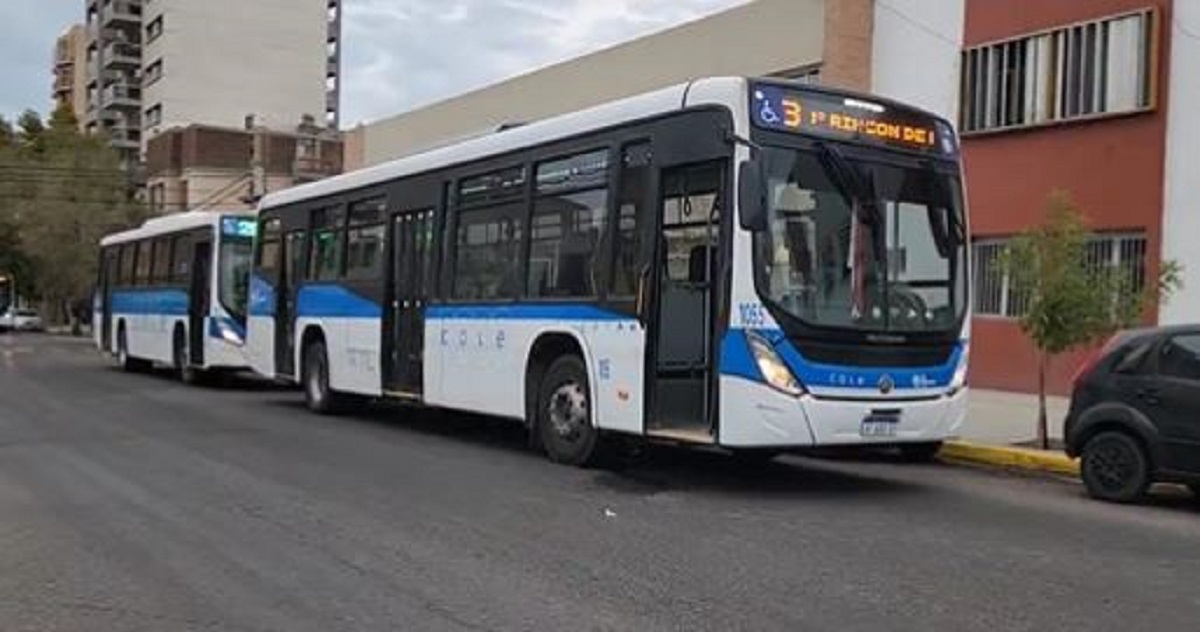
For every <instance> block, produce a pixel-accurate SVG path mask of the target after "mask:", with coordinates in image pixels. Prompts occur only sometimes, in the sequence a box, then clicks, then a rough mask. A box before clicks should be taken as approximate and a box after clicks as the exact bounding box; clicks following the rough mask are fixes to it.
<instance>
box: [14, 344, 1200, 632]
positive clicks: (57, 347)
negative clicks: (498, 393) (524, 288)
mask: <svg viewBox="0 0 1200 632" xmlns="http://www.w3.org/2000/svg"><path fill="white" fill-rule="evenodd" d="M1197 629H1200V511H1197V510H1196V509H1194V508H1193V507H1192V505H1191V502H1190V499H1184V498H1182V497H1180V498H1167V499H1164V500H1160V501H1158V502H1157V503H1155V504H1153V505H1151V506H1146V507H1114V506H1108V505H1103V504H1100V503H1096V502H1092V501H1089V500H1086V499H1084V498H1083V496H1082V494H1081V491H1080V489H1079V487H1078V486H1077V485H1073V484H1068V483H1063V482H1058V481H1046V480H1035V479H1027V478H1018V477H1013V476H1007V475H1001V474H993V473H989V472H983V471H977V470H970V469H959V468H952V467H948V466H919V467H913V466H906V465H901V464H895V463H888V462H879V461H877V462H853V461H839V462H824V461H810V460H802V459H787V460H785V461H784V462H782V463H780V464H773V465H770V466H767V467H764V468H761V469H757V470H754V471H745V470H740V469H738V468H736V467H735V466H734V464H733V463H731V462H730V460H729V459H726V458H723V457H721V456H719V455H714V454H701V453H696V452H682V451H674V450H665V451H656V452H654V453H653V454H651V455H649V456H648V457H645V458H643V459H641V460H639V461H638V462H636V463H635V464H634V465H632V466H631V467H630V468H629V469H627V470H624V471H621V472H620V473H614V472H598V471H583V470H577V469H571V468H566V467H561V466H556V465H553V464H551V463H549V462H547V461H545V460H543V459H542V458H540V457H539V456H537V455H534V454H531V453H529V452H527V451H525V449H524V448H523V443H522V437H521V434H520V432H518V431H517V430H516V429H515V428H512V427H511V426H509V425H506V424H503V423H496V422H489V421H485V420H478V419H471V418H465V417H461V416H451V415H446V414H432V413H424V414H415V413H412V412H407V411H405V410H403V409H387V410H375V411H371V412H368V413H364V414H361V415H358V416H355V417H350V418H343V419H326V418H318V417H314V416H311V415H309V414H308V413H306V412H305V411H304V410H303V408H302V407H301V405H300V397H299V394H298V393H295V392H290V391H286V390H279V389H275V388H268V387H265V386H263V385H255V384H243V385H240V386H238V387H235V388H224V389H193V388H188V387H184V386H181V385H178V384H176V383H174V382H172V381H171V380H169V379H168V378H167V377H165V376H161V375H160V376H138V375H125V374H122V373H120V372H118V371H117V370H115V369H112V368H109V367H107V366H106V365H105V364H104V363H103V362H102V361H101V360H100V359H99V357H98V356H97V355H96V353H95V352H94V351H93V350H92V348H91V347H90V346H87V345H85V344H81V343H80V342H78V341H70V340H64V339H52V338H47V337H38V336H11V337H6V336H0V630H3V631H5V632H11V631H23V630H37V631H39V632H41V631H57V630H89V631H91V630H97V631H118V630H153V631H155V632H161V631H174V630H230V631H241V630H280V631H287V632H300V631H307V630H313V631H321V632H327V631H332V630H405V631H408V630H553V631H557V630H573V631H574V630H637V631H643V630H689V631H690V630H723V631H724V630H788V631H802V630H829V631H836V632H847V631H851V630H871V631H877V630H914V631H918V630H919V631H922V632H927V631H930V630H953V631H955V632H961V631H969V630H986V631H989V632H992V631H996V630H1054V631H1062V630H1089V631H1092V630H1120V631H1122V632H1129V631H1130V630H1154V631H1155V632H1166V631H1170V630H1180V631H1189V632H1194V631H1195V630H1197Z"/></svg>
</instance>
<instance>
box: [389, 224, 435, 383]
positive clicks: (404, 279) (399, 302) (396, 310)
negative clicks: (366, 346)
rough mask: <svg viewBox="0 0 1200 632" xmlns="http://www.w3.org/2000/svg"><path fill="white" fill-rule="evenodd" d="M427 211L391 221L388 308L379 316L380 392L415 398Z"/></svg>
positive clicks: (420, 375)
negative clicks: (382, 368)
mask: <svg viewBox="0 0 1200 632" xmlns="http://www.w3.org/2000/svg"><path fill="white" fill-rule="evenodd" d="M433 221H434V212H433V210H430V209H426V210H420V211H409V212H403V213H399V214H397V215H394V216H393V217H392V228H391V231H392V235H391V241H392V250H391V252H392V261H391V265H390V266H389V268H390V278H391V283H390V288H389V292H388V298H389V307H390V309H388V312H387V315H386V317H385V319H384V320H385V324H384V327H385V337H384V341H385V344H384V354H383V355H384V362H385V366H386V367H387V368H386V371H385V375H384V380H385V381H386V384H385V385H384V390H386V391H387V392H388V393H389V394H391V395H394V396H397V397H404V398H419V397H420V396H421V393H422V382H423V379H424V372H423V361H424V351H425V305H426V303H427V301H428V299H429V285H430V281H429V280H430V279H431V278H432V269H431V267H432V263H433V257H432V252H433V250H432V247H433Z"/></svg>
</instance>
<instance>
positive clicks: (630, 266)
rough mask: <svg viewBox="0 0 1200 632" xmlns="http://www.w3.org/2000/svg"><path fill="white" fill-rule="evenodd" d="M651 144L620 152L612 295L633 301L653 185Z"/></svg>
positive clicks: (636, 145) (639, 145)
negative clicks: (647, 200)
mask: <svg viewBox="0 0 1200 632" xmlns="http://www.w3.org/2000/svg"><path fill="white" fill-rule="evenodd" d="M650 168H651V151H650V143H645V142H642V143H637V144H633V145H627V146H626V147H625V148H624V149H623V150H622V151H621V174H620V184H619V185H618V186H619V190H618V192H617V218H616V221H615V222H613V224H614V233H615V235H616V238H615V239H613V251H614V252H613V271H612V282H611V286H610V288H609V293H610V295H611V296H612V297H613V298H624V299H630V298H633V297H634V296H635V295H636V294H637V285H638V275H639V274H640V272H641V271H640V265H639V262H640V260H641V254H642V253H641V248H642V239H641V237H642V235H641V231H642V223H641V219H642V218H644V217H646V212H647V209H646V208H645V204H646V191H647V188H648V187H649V186H650Z"/></svg>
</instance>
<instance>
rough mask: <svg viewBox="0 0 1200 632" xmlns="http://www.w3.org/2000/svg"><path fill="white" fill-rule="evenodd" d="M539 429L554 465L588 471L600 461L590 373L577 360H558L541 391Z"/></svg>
mask: <svg viewBox="0 0 1200 632" xmlns="http://www.w3.org/2000/svg"><path fill="white" fill-rule="evenodd" d="M536 420H537V427H536V429H535V431H536V432H537V433H538V437H539V438H540V439H541V444H542V447H543V449H544V450H545V451H546V455H547V456H548V457H550V460H551V461H554V462H556V463H562V464H564V465H575V466H579V467H585V466H588V465H592V464H594V463H595V462H596V461H597V459H598V457H599V452H600V450H599V445H600V431H599V430H598V429H597V428H596V427H595V425H594V424H593V423H592V405H591V397H590V396H589V391H588V379H587V369H586V367H585V366H584V364H583V361H582V360H580V359H579V357H578V356H573V355H571V356H563V357H561V358H558V359H557V360H555V361H554V362H553V363H551V364H550V367H549V368H548V369H547V370H546V373H545V375H544V376H543V377H542V383H541V386H540V387H539V388H538V399H537V418H536Z"/></svg>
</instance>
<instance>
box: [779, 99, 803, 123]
mask: <svg viewBox="0 0 1200 632" xmlns="http://www.w3.org/2000/svg"><path fill="white" fill-rule="evenodd" d="M801 114H803V110H802V109H801V108H800V104H799V103H798V102H796V101H793V100H791V99H784V100H783V124H784V125H787V126H788V127H800V115H801Z"/></svg>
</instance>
